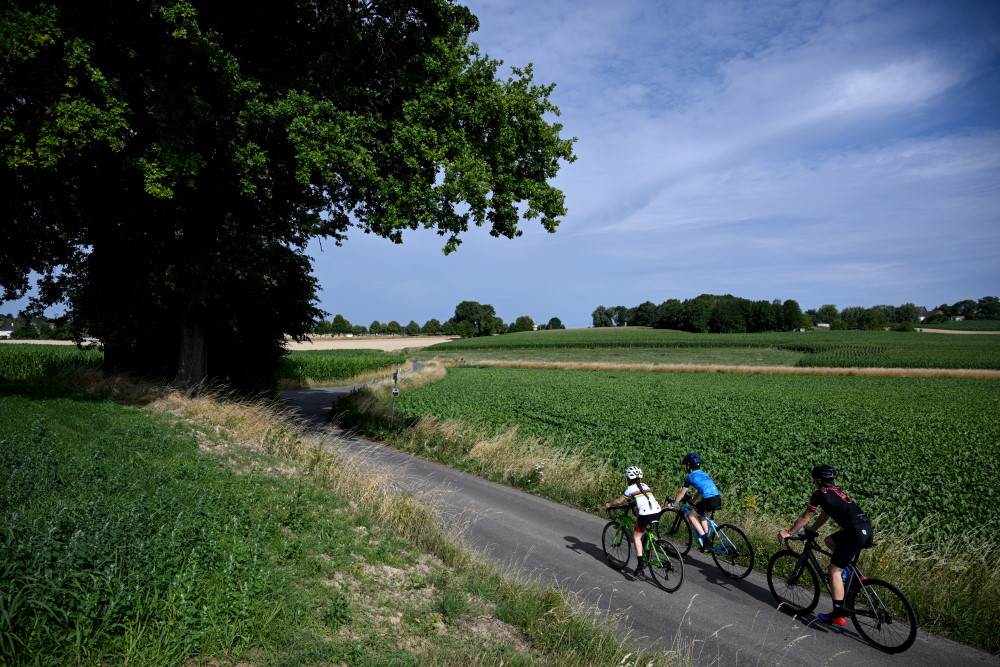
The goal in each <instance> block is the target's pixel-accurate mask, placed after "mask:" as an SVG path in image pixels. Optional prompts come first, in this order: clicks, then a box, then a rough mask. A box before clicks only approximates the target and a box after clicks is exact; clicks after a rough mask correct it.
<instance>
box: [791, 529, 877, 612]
mask: <svg viewBox="0 0 1000 667" xmlns="http://www.w3.org/2000/svg"><path fill="white" fill-rule="evenodd" d="M818 536H819V535H818V534H815V535H807V536H806V537H804V538H800V539H801V540H802V541H803V542H804V543H805V544H804V546H803V547H802V554H801V555H800V556H799V562H798V563H797V564H796V566H795V572H794V575H795V576H796V577H798V575H799V574H801V573H802V568H803V567H804V566H805V564H806V563H807V562H808V563H810V564H811V565H812V566H813V569H815V571H816V573H817V574H819V575H820V581H822V582H823V587H824V588H825V589H826V592H827V593H828V594H830V596H831V597H832V596H833V591H831V590H830V579H829V577H828V576H824V575H826V573H827V569H826V568H824V567H823V566H822V565H821V564H820V562H819V559H818V558H817V557H816V553H815V552H817V551H818V552H819V553H821V554H823V555H824V556H828V557H832V556H833V553H832V552H830V551H827V550H826V549H824V548H823V547H821V546H819V545H818V544H817V543H816V538H817V537H818ZM848 567H849V570H850V575H849V576H848V577H847V581H845V582H844V592H845V593H846V592H847V591H848V590H850V588H851V585H852V584H853V583H854V578H855V577H857V578H858V582H859V583H860V582H861V581H864V580H865V575H864V573H863V572H862V571H861V569H860V568H859V567H858V557H857V556H855V557H854V560H853V561H851V564H850V566H848ZM861 591H862V592H863V593H864V594H865V597H866V598H867V599H868V604H869V606H870V607H875V604H874V603H875V602H876V601H877V602H878V606H879V607H880V608H884V607H885V603H884V602H883V601H882V599H881V598H879V597H878V594H876V595H875V597H876V600H872V595H871V593H869V591H868V589H867V588H866V587H862V588H861ZM847 611H849V612H851V613H853V614H858V615H861V616H874V614H872V613H871V612H867V611H864V610H859V609H854V608H851V609H847Z"/></svg>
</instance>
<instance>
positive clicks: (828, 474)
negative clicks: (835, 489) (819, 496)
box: [812, 463, 837, 483]
mask: <svg viewBox="0 0 1000 667" xmlns="http://www.w3.org/2000/svg"><path fill="white" fill-rule="evenodd" d="M812 477H813V479H818V480H819V481H821V482H826V483H832V482H833V480H835V479H836V478H837V469H836V468H834V467H833V466H830V465H826V464H825V463H824V464H822V465H818V466H816V467H815V468H813V469H812Z"/></svg>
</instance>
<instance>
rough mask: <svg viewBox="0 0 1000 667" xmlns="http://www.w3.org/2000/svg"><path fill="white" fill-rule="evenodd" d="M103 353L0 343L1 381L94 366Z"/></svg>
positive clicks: (42, 375)
mask: <svg viewBox="0 0 1000 667" xmlns="http://www.w3.org/2000/svg"><path fill="white" fill-rule="evenodd" d="M103 359H104V354H103V353H102V352H101V351H100V350H96V349H90V350H81V349H79V348H77V347H73V346H71V345H30V344H17V343H4V344H2V345H0V384H3V383H8V382H24V381H28V380H37V379H40V378H43V377H45V376H47V375H52V374H55V373H60V372H64V371H66V370H69V369H72V368H76V367H79V366H83V367H86V368H97V367H98V366H100V365H101V362H102V361H103Z"/></svg>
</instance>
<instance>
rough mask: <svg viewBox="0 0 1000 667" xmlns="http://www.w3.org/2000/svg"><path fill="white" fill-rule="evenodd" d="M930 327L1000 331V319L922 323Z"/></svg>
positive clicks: (922, 325)
mask: <svg viewBox="0 0 1000 667" xmlns="http://www.w3.org/2000/svg"><path fill="white" fill-rule="evenodd" d="M919 326H921V327H927V328H928V329H955V330H957V331H1000V320H962V321H961V322H933V323H928V324H921V325H919Z"/></svg>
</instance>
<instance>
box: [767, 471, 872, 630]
mask: <svg viewBox="0 0 1000 667" xmlns="http://www.w3.org/2000/svg"><path fill="white" fill-rule="evenodd" d="M836 477H837V470H836V468H834V467H833V466H829V465H818V466H816V467H815V468H813V469H812V478H813V483H815V484H816V490H815V491H813V494H812V496H810V497H809V504H808V505H806V510H805V511H804V512H803V513H802V515H801V516H800V517H799V518H798V519H796V520H795V525H793V526H792V527H791V528H790V529H789V530H782V531H779V532H778V540H779V541H782V542H783V541H784V540H786V539H787V538H789V537H791V536H793V535H794V534H795V533H797V532H799V531H800V530H802V527H803V526H805V525H806V524H807V523H809V520H810V519H811V518H812V516H813V514H815V513H816V510H817V509H819V510H820V515H819V518H817V519H816V522H815V523H813V525H812V526H811V529H812V530H819V528H820V526H822V525H823V524H825V523H826V522H827V519H831V518H832V519H833V521H834V523H836V524H837V525H838V526H839V527H840V530H838V531H837V532H835V533H833V534H832V535H829V536H827V538H826V540H825V542H826V546H827V547H829V548H830V550H831V551H833V556H832V557H831V558H830V570H829V575H830V592H831V594H832V595H833V612H832V613H830V614H820V615H819V619H820V620H821V621H823V622H824V623H833V624H835V625H844V624H845V623H846V622H847V619H846V618H845V616H846V613H845V612H844V580H843V578H842V574H843V570H844V568H845V567H847V566H848V565H850V564H851V561H852V560H854V557H855V556H856V555H857V554H858V552H859V551H861V550H862V549H867V548H868V547H870V546H871V545H872V526H871V522H870V521H869V520H868V515H867V514H865V513H864V512H862V511H861V508H860V507H858V506H857V504H856V503H855V502H854V501H853V500H852V499H851V497H850V496H849V495H847V494H846V493H844V491H842V490H841V489H839V488H838V487H837V486H836V485H835V484H834V483H833V482H834V480H835V479H836Z"/></svg>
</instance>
